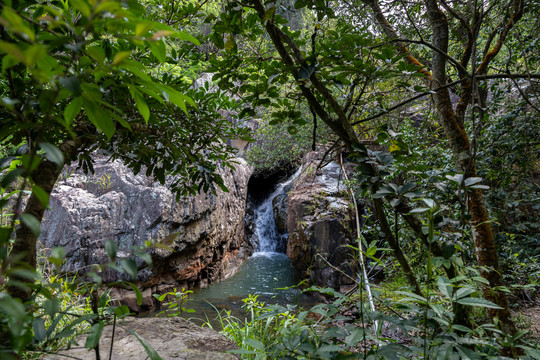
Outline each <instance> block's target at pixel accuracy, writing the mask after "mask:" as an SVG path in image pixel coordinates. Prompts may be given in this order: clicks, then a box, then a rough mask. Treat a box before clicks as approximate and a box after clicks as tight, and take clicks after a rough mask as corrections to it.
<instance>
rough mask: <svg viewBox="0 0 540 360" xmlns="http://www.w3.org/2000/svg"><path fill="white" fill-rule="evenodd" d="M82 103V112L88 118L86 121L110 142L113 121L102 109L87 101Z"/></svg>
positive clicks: (112, 133)
mask: <svg viewBox="0 0 540 360" xmlns="http://www.w3.org/2000/svg"><path fill="white" fill-rule="evenodd" d="M86 100H87V101H86V102H85V103H84V110H85V111H86V115H87V116H88V120H90V122H91V123H92V124H94V126H95V127H97V128H98V129H99V130H101V131H103V133H104V134H105V136H107V138H108V139H109V140H110V139H111V138H112V136H113V135H114V121H113V119H112V118H111V116H110V115H109V113H108V111H107V110H105V109H104V108H103V107H101V106H99V105H97V104H95V103H94V102H92V101H91V100H89V99H86Z"/></svg>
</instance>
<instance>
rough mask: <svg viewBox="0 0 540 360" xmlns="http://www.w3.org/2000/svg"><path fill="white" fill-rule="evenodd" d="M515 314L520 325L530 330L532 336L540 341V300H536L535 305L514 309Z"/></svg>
mask: <svg viewBox="0 0 540 360" xmlns="http://www.w3.org/2000/svg"><path fill="white" fill-rule="evenodd" d="M539 300H540V299H539ZM514 316H515V318H516V319H517V320H518V326H519V327H521V328H523V329H524V330H530V331H531V333H530V337H531V338H534V339H538V340H539V341H540V301H536V303H535V304H534V305H533V306H530V307H523V308H521V309H520V310H518V311H514Z"/></svg>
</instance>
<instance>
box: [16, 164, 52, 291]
mask: <svg viewBox="0 0 540 360" xmlns="http://www.w3.org/2000/svg"><path fill="white" fill-rule="evenodd" d="M61 170H62V168H61V167H59V166H58V165H57V164H55V163H53V162H51V161H48V160H42V161H41V163H40V164H39V166H38V167H37V168H36V170H35V171H34V172H33V176H32V180H33V181H34V183H35V184H36V185H38V186H39V187H41V188H42V189H43V190H44V191H45V192H46V193H47V195H50V194H51V192H52V189H53V187H54V184H55V183H56V180H57V179H58V176H59V175H60V172H61ZM44 213H45V206H43V204H42V203H41V202H40V201H39V199H38V198H37V197H36V196H35V195H34V193H32V194H31V195H30V198H29V199H28V203H27V204H26V207H25V209H24V212H23V214H30V215H33V216H34V217H35V218H36V219H37V220H38V221H39V222H41V220H42V219H43V214H44ZM15 236H16V238H15V242H14V243H13V248H12V250H11V255H13V256H15V257H17V258H19V259H18V260H19V261H20V263H21V264H22V265H23V266H29V267H31V268H32V269H35V268H36V266H37V261H36V259H37V255H36V254H37V249H36V244H37V237H36V235H34V233H33V232H32V230H30V229H29V228H28V227H27V226H26V225H24V224H23V223H21V225H20V226H19V227H18V228H17V229H16V231H15ZM13 280H15V281H17V282H28V280H27V279H23V278H20V277H18V276H13ZM9 293H10V294H11V296H13V297H17V298H20V299H21V300H23V302H24V301H26V300H28V299H29V297H30V294H31V291H30V288H28V287H21V286H11V287H10V288H9Z"/></svg>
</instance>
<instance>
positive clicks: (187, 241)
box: [39, 158, 252, 305]
mask: <svg viewBox="0 0 540 360" xmlns="http://www.w3.org/2000/svg"><path fill="white" fill-rule="evenodd" d="M94 168H95V174H94V175H93V176H86V175H84V174H82V173H81V172H73V173H71V172H72V171H73V168H66V169H64V177H63V178H62V179H60V180H59V181H58V183H57V186H56V187H55V189H54V191H53V193H52V195H51V199H50V208H51V210H48V211H47V212H46V213H45V216H44V218H45V220H44V221H43V223H42V228H41V235H40V238H39V241H40V242H41V244H42V246H43V247H44V248H54V247H57V246H63V247H64V249H65V250H66V259H67V261H66V264H65V267H64V270H65V271H68V272H76V271H78V272H79V273H81V272H86V271H88V270H89V269H90V266H91V265H92V264H101V263H105V262H107V261H108V257H107V255H106V252H105V249H104V244H105V242H106V240H107V239H113V240H115V241H116V242H117V243H118V245H119V256H127V255H128V252H127V251H128V249H130V248H132V247H133V246H138V245H143V244H144V242H145V241H146V240H149V239H162V238H163V237H165V236H167V235H170V234H178V236H177V237H176V238H175V239H174V241H173V242H172V243H171V244H170V248H171V249H162V248H153V249H150V250H149V252H150V254H151V256H152V259H153V266H152V267H147V266H146V265H145V263H144V262H143V261H141V260H138V261H137V264H138V265H139V275H138V278H137V280H138V282H139V283H140V284H141V285H142V288H143V289H145V288H146V292H145V294H146V295H149V296H146V298H150V299H151V295H150V293H152V292H158V291H159V290H166V289H168V288H172V287H179V288H181V287H186V288H191V287H193V286H195V285H203V286H204V285H206V284H207V283H211V282H213V281H215V280H217V279H220V278H225V277H227V276H229V275H230V274H232V273H233V272H234V270H235V269H236V267H238V266H239V265H240V264H241V262H242V261H243V259H245V258H246V257H247V256H248V255H249V254H250V252H251V251H252V249H250V247H249V244H248V243H247V240H246V236H245V229H244V213H245V206H246V196H247V183H248V180H249V177H250V175H251V173H252V169H251V168H250V167H249V166H248V165H247V163H246V162H245V161H244V160H243V159H238V164H237V165H236V169H235V170H234V171H233V170H231V169H229V168H225V169H223V170H222V176H223V179H224V183H225V185H226V186H227V188H228V189H229V192H228V193H225V192H223V191H221V190H219V191H218V192H217V194H216V195H212V194H198V195H197V196H190V197H184V198H181V199H180V201H176V200H175V197H174V195H173V194H172V193H171V192H170V191H169V190H168V189H167V188H166V187H164V186H162V185H159V184H158V183H155V182H153V181H152V180H151V179H149V178H148V177H146V176H144V175H142V174H139V175H134V174H133V173H132V172H131V170H129V169H128V168H127V167H126V166H124V165H123V164H122V163H121V162H120V161H114V162H106V161H105V159H102V158H98V159H97V161H96V164H95V166H94ZM124 276H125V275H124ZM103 277H104V280H105V281H115V280H121V279H122V275H121V274H119V273H117V272H114V271H107V272H105V273H104V274H103ZM148 301H150V300H148ZM146 305H150V304H146Z"/></svg>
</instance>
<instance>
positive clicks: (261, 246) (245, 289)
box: [186, 170, 314, 322]
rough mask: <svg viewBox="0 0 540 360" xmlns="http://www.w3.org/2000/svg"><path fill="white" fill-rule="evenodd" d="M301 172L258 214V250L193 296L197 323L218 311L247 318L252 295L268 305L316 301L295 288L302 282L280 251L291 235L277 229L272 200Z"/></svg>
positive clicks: (282, 185)
mask: <svg viewBox="0 0 540 360" xmlns="http://www.w3.org/2000/svg"><path fill="white" fill-rule="evenodd" d="M299 173H300V170H298V171H297V172H296V173H295V174H294V175H292V176H291V177H290V178H289V179H288V180H286V181H285V182H282V183H279V184H278V185H277V186H276V189H275V191H274V192H272V194H270V195H269V196H268V197H267V198H266V199H264V200H263V201H262V202H261V203H260V204H259V205H258V206H257V207H256V208H255V211H254V215H255V216H254V222H255V229H254V234H255V236H256V238H257V242H258V249H257V251H256V252H255V253H254V254H253V255H252V256H251V257H250V258H249V259H247V260H246V261H245V262H244V264H242V266H241V267H240V269H239V270H238V271H237V272H236V273H235V274H234V275H233V276H231V277H230V278H228V279H225V280H223V281H220V282H217V283H214V284H211V285H210V286H208V287H206V288H203V289H195V290H194V292H193V294H191V295H190V296H189V300H188V301H187V303H186V308H189V309H194V310H195V311H196V312H195V313H193V314H187V315H186V317H189V318H191V319H192V320H194V321H195V322H204V321H207V319H208V320H210V321H211V322H213V321H212V320H213V319H214V318H215V317H216V315H217V310H222V309H226V310H230V311H231V312H232V313H233V314H234V315H235V316H238V317H243V316H244V315H243V313H242V310H241V307H242V304H243V302H242V299H244V298H246V297H248V295H258V299H259V300H260V301H264V302H265V303H267V304H281V305H285V304H295V305H301V306H308V305H311V304H313V301H314V300H313V299H312V298H310V297H309V296H307V295H304V294H302V293H301V291H300V290H298V289H297V288H295V287H294V286H295V285H296V284H297V282H298V279H297V276H296V272H295V269H294V267H293V266H292V265H291V261H290V259H289V258H288V257H287V255H285V254H284V253H282V252H278V250H280V249H279V248H280V246H279V244H283V243H284V242H285V241H286V239H284V238H282V237H283V236H287V235H280V234H279V233H278V230H277V228H276V224H275V220H274V215H273V206H272V200H273V199H274V198H275V197H276V196H278V195H280V194H281V193H283V192H284V191H285V189H286V187H287V185H289V184H290V183H291V182H292V181H293V180H294V179H295V178H296V177H297V176H298V175H299Z"/></svg>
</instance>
